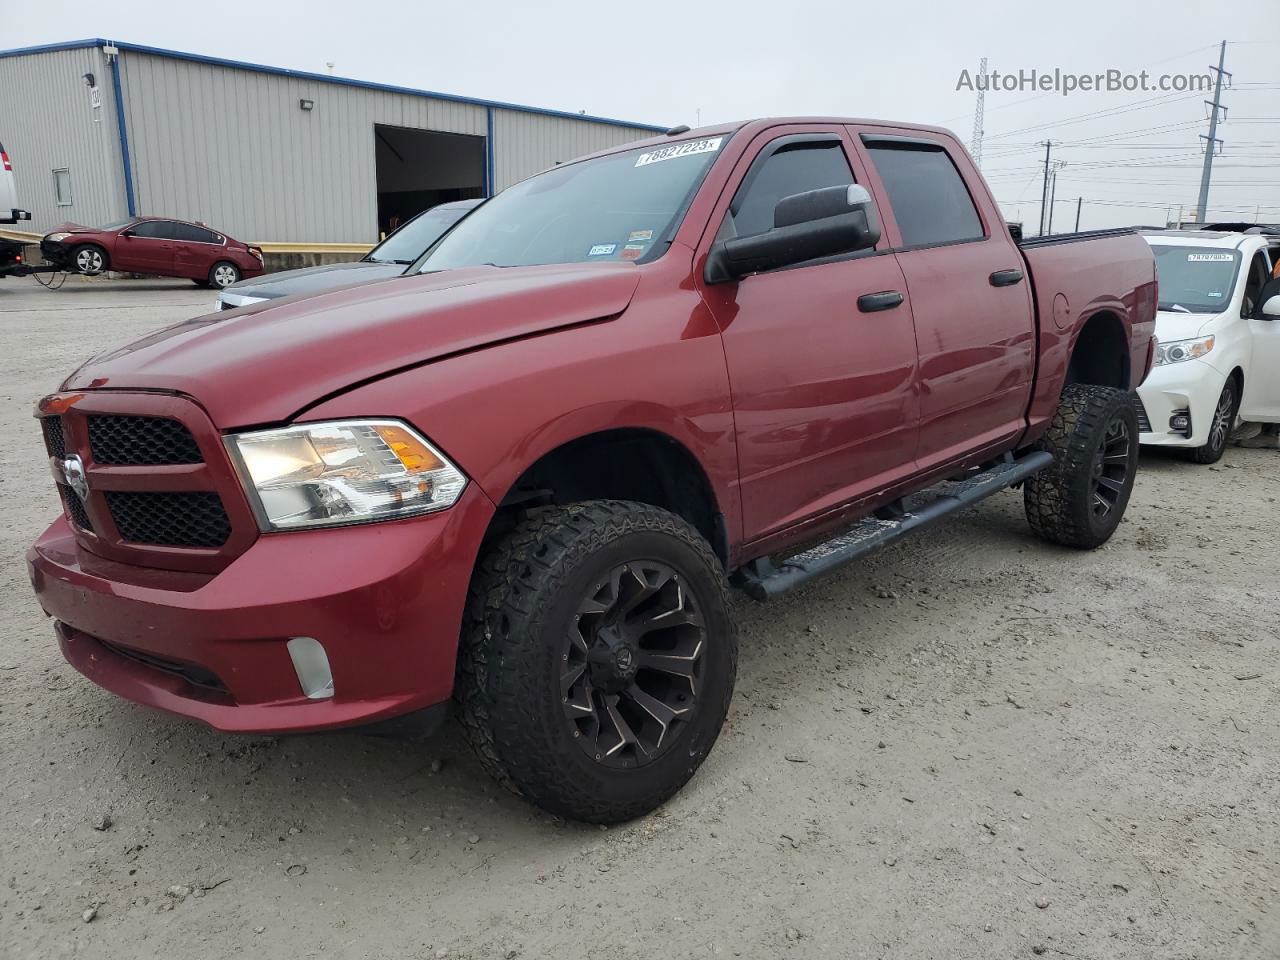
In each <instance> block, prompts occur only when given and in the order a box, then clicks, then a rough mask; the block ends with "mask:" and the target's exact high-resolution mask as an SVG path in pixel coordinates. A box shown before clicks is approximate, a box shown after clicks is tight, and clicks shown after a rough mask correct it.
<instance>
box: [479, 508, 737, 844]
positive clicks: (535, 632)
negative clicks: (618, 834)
mask: <svg viewBox="0 0 1280 960" xmlns="http://www.w3.org/2000/svg"><path fill="white" fill-rule="evenodd" d="M736 669H737V635H736V630H735V627H734V623H733V619H732V617H731V615H730V612H729V598H728V586H727V582H726V580H725V576H724V571H723V570H722V569H721V566H720V562H719V561H718V560H717V559H716V556H715V554H714V553H712V551H711V548H710V547H709V546H708V545H707V542H706V541H705V540H704V539H703V538H702V537H701V536H699V534H698V532H697V531H696V530H694V529H693V528H692V527H691V526H689V524H687V523H685V522H684V521H683V520H681V519H680V518H679V517H676V516H674V515H673V514H670V513H668V512H666V511H665V510H660V509H658V508H657V507H652V506H649V505H647V504H640V503H630V502H624V501H617V500H598V501H589V502H586V503H578V504H571V505H569V506H563V507H549V508H543V509H539V510H536V511H532V512H531V513H529V514H528V515H527V516H526V517H525V518H524V519H523V520H522V521H520V522H519V523H518V524H516V526H515V527H514V528H513V529H512V530H511V531H510V532H509V533H508V534H507V535H506V536H504V537H502V538H500V539H499V540H497V541H496V542H495V543H493V544H492V545H491V546H490V547H489V548H488V549H487V550H486V551H485V553H484V554H483V555H482V557H481V559H480V561H479V563H478V565H477V569H476V572H475V575H474V576H473V579H472V584H471V591H470V596H469V598H468V612H467V618H466V622H465V624H464V627H463V634H462V637H461V646H460V649H459V652H458V684H457V697H458V700H459V702H460V707H461V709H460V711H459V715H460V718H461V720H462V725H463V728H464V729H465V730H466V732H467V736H468V739H469V740H470V741H471V745H472V746H473V747H474V749H475V751H476V753H477V754H478V756H479V757H480V761H481V763H482V764H483V765H484V766H485V767H486V768H487V769H488V770H489V772H490V773H491V774H493V775H494V776H495V777H496V778H497V779H498V780H499V781H500V782H502V783H504V784H505V785H507V786H508V787H510V788H512V789H513V790H514V791H515V792H516V793H518V794H521V795H522V796H524V797H526V798H528V799H529V800H531V801H532V802H533V803H536V804H538V805H539V806H541V807H543V808H544V809H546V810H549V811H551V812H552V813H555V814H558V815H561V816H564V817H568V818H571V819H575V820H583V821H587V822H591V823H619V822H622V821H625V820H630V819H632V818H634V817H637V816H640V815H641V814H644V813H648V812H649V811H651V810H653V809H655V808H656V807H658V806H660V805H661V804H662V803H663V802H664V801H665V800H667V799H668V798H669V797H671V796H672V795H673V794H674V793H675V792H676V791H677V790H679V789H680V788H681V787H682V786H684V784H685V783H686V782H687V781H688V780H689V778H690V777H692V776H693V774H694V772H695V771H696V770H697V769H698V766H699V765H700V764H701V763H702V761H703V760H704V759H705V758H706V756H707V754H708V753H709V752H710V750H711V747H712V745H713V744H714V743H715V741H716V737H717V736H718V734H719V733H720V728H721V726H722V725H723V724H724V718H725V715H726V713H727V712H728V709H729V700H730V698H731V696H732V694H733V683H734V676H735V672H736Z"/></svg>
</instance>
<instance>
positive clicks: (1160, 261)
mask: <svg viewBox="0 0 1280 960" xmlns="http://www.w3.org/2000/svg"><path fill="white" fill-rule="evenodd" d="M1213 226H1217V225H1211V226H1210V227H1209V228H1208V229H1198V230H1159V231H1144V232H1143V236H1144V237H1145V238H1146V240H1147V242H1148V243H1149V244H1151V248H1152V250H1153V251H1154V252H1155V257H1156V272H1157V273H1158V275H1159V284H1160V299H1159V312H1158V313H1157V314H1156V337H1157V338H1158V339H1159V342H1160V347H1159V349H1158V350H1157V351H1156V359H1155V369H1154V370H1152V372H1151V376H1150V377H1148V378H1147V380H1146V382H1144V383H1143V384H1142V386H1140V387H1139V388H1138V400H1137V412H1138V426H1139V430H1140V431H1141V435H1140V440H1141V442H1142V443H1144V444H1148V445H1151V446H1160V447H1174V448H1181V449H1184V450H1185V451H1186V452H1187V454H1188V455H1189V456H1190V457H1191V459H1192V460H1193V461H1195V462H1196V463H1216V462H1217V461H1219V460H1220V459H1222V454H1223V452H1224V451H1225V450H1226V448H1227V440H1228V438H1229V437H1230V436H1231V431H1232V430H1233V429H1234V428H1235V426H1236V422H1237V420H1247V421H1251V422H1255V423H1280V379H1278V378H1277V377H1276V376H1275V371H1276V370H1277V369H1280V325H1277V323H1276V320H1277V319H1280V317H1278V316H1277V315H1276V312H1275V307H1276V306H1277V304H1272V307H1271V312H1270V313H1268V311H1267V308H1266V304H1267V302H1268V301H1270V300H1271V299H1272V298H1273V297H1275V296H1276V295H1277V294H1280V281H1276V280H1273V279H1271V278H1272V274H1273V273H1274V272H1275V271H1276V270H1277V269H1280V230H1277V229H1274V228H1272V229H1267V228H1263V227H1256V226H1252V225H1247V224H1240V225H1231V224H1222V225H1220V226H1221V228H1222V229H1213ZM1231 226H1238V227H1240V228H1241V229H1239V230H1231V229H1226V228H1229V227H1231Z"/></svg>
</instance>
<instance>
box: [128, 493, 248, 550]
mask: <svg viewBox="0 0 1280 960" xmlns="http://www.w3.org/2000/svg"><path fill="white" fill-rule="evenodd" d="M104 496H105V497H106V499H107V508H108V509H109V510H110V511H111V519H112V520H113V521H114V522H115V525H116V529H117V530H118V531H119V532H120V538H121V539H122V540H126V541H129V542H131V543H141V544H154V545H156V546H165V547H220V546H222V545H223V544H224V543H226V542H227V538H229V537H230V536H231V522H230V521H229V520H228V519H227V511H226V510H225V509H224V508H223V506H222V500H220V499H219V498H218V495H217V494H216V493H150V492H147V493H126V492H123V491H118V490H108V491H106V492H105V494H104Z"/></svg>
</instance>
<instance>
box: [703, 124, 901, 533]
mask: <svg viewBox="0 0 1280 960" xmlns="http://www.w3.org/2000/svg"><path fill="white" fill-rule="evenodd" d="M849 146H850V145H849V142H848V138H847V135H846V134H844V132H843V131H842V129H841V128H840V127H839V126H838V125H830V126H824V125H809V124H805V125H799V124H797V125H788V126H781V127H775V128H773V129H771V130H768V131H765V132H764V133H761V134H759V135H758V136H757V137H756V139H755V140H754V141H753V142H752V144H751V145H750V146H749V147H748V148H747V150H746V151H745V152H744V154H743V156H742V158H741V159H740V160H739V162H738V165H737V167H736V168H735V170H734V172H733V174H732V176H731V177H730V180H729V183H728V185H727V186H726V188H725V191H724V193H723V194H722V195H721V197H720V200H719V201H718V203H717V206H716V207H715V209H714V210H713V211H712V215H711V218H710V220H709V222H708V228H707V231H706V233H705V234H704V235H703V238H702V240H701V243H700V245H699V258H698V259H697V261H695V262H696V263H698V264H699V267H698V269H697V272H696V275H697V278H698V281H699V283H700V285H701V287H702V292H703V297H704V300H705V302H706V303H707V305H708V306H709V307H710V309H711V310H712V312H713V313H714V315H715V318H716V321H717V323H718V324H719V326H720V329H721V332H722V342H723V344H724V350H725V357H726V360H727V362H728V368H729V380H730V384H731V387H732V391H733V406H734V419H735V429H736V435H737V444H738V462H739V474H740V478H741V489H742V512H743V526H744V533H745V539H746V540H748V541H756V540H760V539H762V538H765V537H768V536H771V535H773V534H777V533H780V532H782V531H785V530H787V528H789V527H793V526H794V525H796V524H797V523H799V522H800V521H802V520H805V519H807V518H810V517H816V516H819V515H822V514H826V513H829V512H832V511H835V510H836V508H840V507H842V506H843V505H847V504H851V503H853V502H854V501H857V500H859V499H860V498H865V497H867V496H869V495H871V494H873V493H875V492H876V491H880V490H883V489H884V488H885V487H886V486H888V485H890V484H892V483H893V482H894V481H897V480H901V479H902V478H904V477H906V476H909V475H910V474H911V473H912V472H913V470H914V457H915V442H916V438H915V433H916V417H917V407H916V397H915V391H914V383H913V381H914V378H915V365H916V342H915V331H914V329H913V328H912V325H911V305H910V303H909V302H908V299H907V296H906V285H905V283H904V280H903V276H902V271H901V270H899V269H898V264H897V261H896V260H894V258H893V256H892V255H891V254H888V253H886V252H885V250H886V248H887V241H882V248H880V249H877V250H875V251H864V252H863V253H860V254H854V255H851V256H845V257H834V258H826V259H823V260H815V261H810V262H807V263H801V264H797V265H795V266H792V267H787V268H783V269H779V270H772V271H768V272H765V273H757V274H753V275H751V276H748V277H745V278H743V279H741V280H737V281H730V282H727V283H706V282H705V278H704V276H703V274H702V267H701V264H703V263H705V257H706V253H707V251H709V250H710V247H711V245H712V244H713V243H714V242H715V241H716V240H720V239H726V238H729V237H733V236H751V235H754V234H758V233H762V232H765V231H767V230H769V229H772V227H773V210H774V206H775V204H776V203H777V201H778V200H780V199H781V198H783V197H786V196H790V195H792V194H796V193H803V192H805V191H807V190H814V189H818V188H821V187H829V186H836V185H840V184H848V183H853V182H865V172H864V171H863V170H862V169H861V168H860V165H859V164H858V163H857V162H856V158H855V157H854V156H853V155H852V154H851V152H850V150H849ZM871 294H885V296H884V297H882V298H880V299H879V300H877V301H874V303H873V301H870V300H864V301H863V304H864V305H865V306H867V307H869V308H870V309H864V308H860V305H859V298H862V297H864V296H866V295H871Z"/></svg>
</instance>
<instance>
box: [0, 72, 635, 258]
mask: <svg viewBox="0 0 1280 960" xmlns="http://www.w3.org/2000/svg"><path fill="white" fill-rule="evenodd" d="M119 64H120V74H121V83H122V88H123V98H124V106H125V120H126V123H127V130H128V137H129V151H130V155H131V159H132V164H131V169H132V172H133V183H134V196H135V198H136V209H137V212H138V213H140V214H157V215H164V216H172V217H180V218H183V219H189V220H201V221H204V222H206V223H209V224H210V225H212V226H214V227H217V228H218V229H221V230H225V231H226V232H228V233H230V234H231V235H232V236H233V237H236V238H238V239H241V240H248V241H276V242H290V241H295V242H312V243H317V242H319V243H322V242H335V243H343V242H348V243H352V242H362V243H364V242H372V241H374V240H376V239H377V177H376V171H375V159H374V157H375V153H374V137H373V128H374V125H375V124H388V125H391V126H398V127H410V128H416V129H422V130H433V131H439V132H443V133H461V134H469V135H472V136H479V137H485V136H487V135H488V131H489V114H490V112H492V114H493V140H494V170H493V174H494V182H495V185H496V188H497V189H502V188H504V187H506V186H509V185H510V184H512V183H515V182H517V181H519V180H522V179H524V178H525V177H528V176H530V175H531V174H534V173H537V172H538V171H539V170H542V169H544V168H546V167H550V166H553V165H554V164H555V163H556V162H557V161H564V160H571V159H573V158H574V157H578V156H581V155H583V154H586V153H593V152H595V151H597V150H603V149H606V148H608V147H612V146H616V145H619V144H623V143H627V142H630V141H632V140H637V139H640V138H643V137H647V136H652V131H650V130H645V129H643V128H638V127H634V128H633V127H627V126H619V125H614V124H608V123H599V122H596V121H593V120H589V119H585V118H584V119H582V120H579V119H576V118H572V117H560V116H554V115H549V114H540V113H533V112H529V113H525V112H522V111H519V110H511V109H506V108H502V107H494V108H492V110H490V108H489V107H487V106H485V105H483V104H473V103H463V102H456V101H452V100H445V99H437V98H430V97H424V96H419V95H415V94H411V93H397V92H393V91H387V90H377V89H371V88H365V87H359V86H351V85H347V84H342V83H334V82H328V81H325V80H322V79H312V78H307V77H296V76H289V75H283V74H276V73H268V72H262V71H255V70H250V69H243V68H239V67H232V66H226V65H222V64H214V63H205V62H200V61H197V60H186V59H182V58H179V57H172V56H163V55H160V54H158V53H144V52H142V51H139V50H131V49H128V47H127V46H126V47H124V48H122V49H121V51H120V55H119ZM87 72H92V73H94V74H95V75H96V77H97V81H98V86H99V88H100V90H101V94H102V107H101V109H100V110H97V111H92V110H91V109H90V106H89V90H88V88H87V87H86V86H85V84H84V81H83V80H82V79H81V77H82V75H83V74H84V73H87ZM302 99H308V100H312V101H314V103H315V107H314V109H312V110H309V111H304V110H302V109H300V107H299V104H298V102H299V100H302ZM94 113H98V114H100V115H101V120H100V121H99V122H94V118H93V114H94ZM0 142H2V143H4V145H5V146H6V148H7V149H8V151H9V154H10V156H11V157H12V158H13V163H14V169H15V172H16V173H17V178H18V189H19V202H20V204H21V205H22V206H24V207H26V208H27V209H29V210H31V212H32V215H33V217H34V220H33V222H32V226H31V227H30V228H29V229H32V230H44V229H47V228H48V227H50V226H52V225H54V224H55V223H58V222H60V221H62V220H76V221H80V222H85V223H90V224H98V223H105V222H108V221H110V220H113V219H118V218H120V217H123V216H124V215H125V214H126V213H127V212H128V211H127V205H126V200H125V193H124V177H123V165H122V162H121V159H120V148H119V132H118V126H117V123H116V116H115V101H114V92H113V89H112V84H111V71H110V65H109V64H108V63H107V60H106V58H105V57H104V56H103V55H102V52H101V50H100V49H99V48H85V49H75V50H54V51H42V52H38V53H32V54H29V55H19V56H12V57H6V58H0ZM56 167H68V168H70V170H71V180H72V191H73V204H72V206H70V207H57V206H55V204H54V193H53V173H52V171H53V170H54V168H56Z"/></svg>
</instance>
